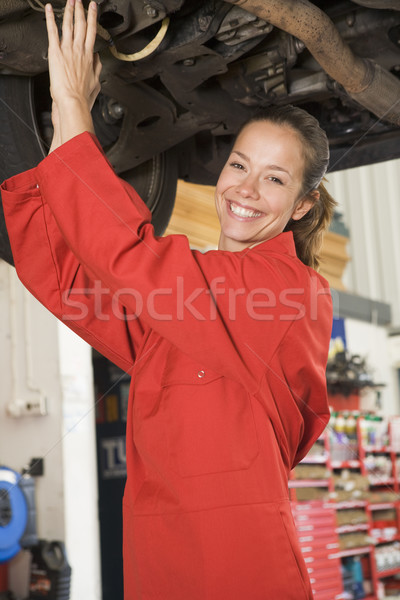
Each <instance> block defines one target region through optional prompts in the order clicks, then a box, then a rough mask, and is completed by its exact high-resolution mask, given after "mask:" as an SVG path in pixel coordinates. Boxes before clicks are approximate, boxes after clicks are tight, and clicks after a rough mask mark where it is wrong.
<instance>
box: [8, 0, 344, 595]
mask: <svg viewBox="0 0 400 600" xmlns="http://www.w3.org/2000/svg"><path fill="white" fill-rule="evenodd" d="M46 21H47V28H48V34H49V69H50V78H51V93H52V97H53V122H54V130H55V131H54V140H53V144H52V147H51V151H50V153H49V155H48V156H47V157H46V158H45V159H44V160H43V161H42V162H41V163H40V164H39V165H38V166H37V167H36V168H34V169H32V170H30V171H27V172H25V173H22V174H20V175H17V176H15V177H13V178H12V179H9V180H7V181H6V182H4V183H3V186H2V197H3V204H4V211H5V214H6V220H7V227H8V232H9V236H10V239H11V245H12V251H13V256H14V260H15V265H16V268H17V272H18V274H19V277H20V279H21V280H22V282H23V283H24V284H25V286H26V287H27V288H28V289H29V290H30V291H31V292H32V293H33V294H34V295H35V296H36V297H37V298H38V299H39V300H40V301H41V302H42V303H43V304H44V305H45V306H46V307H47V308H48V309H49V310H50V311H51V312H52V313H53V314H54V315H56V316H57V317H58V318H59V319H61V320H63V321H64V322H65V323H66V324H67V325H68V326H69V327H71V329H73V330H74V331H75V332H77V333H78V334H79V335H80V336H81V337H82V338H84V339H85V340H86V341H88V342H89V343H90V344H91V345H92V346H94V347H95V348H97V350H99V351H100V352H101V353H102V354H104V355H105V356H107V357H108V358H109V359H110V360H112V361H113V362H114V363H116V364H117V365H119V366H120V367H121V368H122V369H124V370H125V371H126V372H128V373H129V374H130V375H131V376H132V384H131V396H130V402H129V408H128V422H127V432H126V440H127V469H128V478H127V484H126V489H125V495H124V507H123V510H124V548H123V553H124V581H125V583H124V586H125V599H126V600H139V599H140V600H302V599H311V598H312V592H311V586H310V582H309V578H308V574H307V570H306V568H305V564H304V561H303V559H302V557H301V552H300V550H299V547H298V543H297V538H296V531H295V527H294V524H293V519H292V516H291V511H290V503H289V498H288V475H289V472H290V470H291V469H292V468H293V467H294V466H295V465H296V464H297V463H298V461H299V460H301V458H302V457H304V456H305V454H306V453H307V452H308V450H309V449H310V447H311V445H312V444H313V443H314V441H315V440H316V439H317V438H318V436H319V435H320V434H321V432H322V431H323V429H324V427H325V425H326V423H327V421H328V417H329V414H328V413H329V411H328V405H327V398H326V385H325V366H326V359H327V353H328V345H329V339H330V333H331V319H332V311H331V298H330V293H329V287H328V283H327V282H326V281H325V280H324V279H323V278H322V277H321V276H320V275H319V274H318V273H317V272H316V271H315V270H314V268H313V267H316V266H317V265H318V256H317V253H318V248H319V245H320V239H321V234H322V232H323V230H324V229H325V228H326V226H327V224H328V222H329V219H330V217H331V214H332V211H333V206H334V201H333V200H332V198H331V197H330V196H329V194H327V192H326V191H325V190H324V188H323V186H322V185H321V180H322V178H323V176H324V173H325V171H326V168H327V165H328V160H329V152H328V143H327V139H326V135H325V134H324V132H323V131H322V130H321V129H320V128H319V126H318V123H317V121H316V120H315V119H314V118H313V117H311V116H310V115H308V114H307V113H305V112H304V111H302V110H300V109H298V108H294V107H284V108H275V109H271V110H270V111H269V112H265V113H264V114H260V115H257V116H256V117H254V119H253V120H251V121H250V122H249V123H247V124H246V125H244V126H243V128H242V129H241V131H240V133H239V135H238V137H237V139H236V141H235V143H234V146H233V149H232V152H231V154H230V156H229V158H228V161H227V163H226V165H225V166H224V168H223V170H222V172H221V175H220V178H219V180H218V183H217V186H216V192H215V201H216V209H217V213H218V217H219V220H220V224H221V234H220V240H219V248H218V250H216V251H210V252H207V253H204V254H202V253H200V252H197V251H194V250H191V249H190V247H189V244H188V240H187V239H186V238H185V237H184V236H180V235H174V236H166V237H163V238H159V237H156V236H155V235H154V231H153V228H152V225H151V224H150V218H151V215H150V213H149V211H148V209H147V207H146V206H145V204H144V203H143V202H142V200H141V199H140V198H139V197H138V196H137V194H136V192H135V191H134V189H133V188H132V187H130V186H129V185H128V184H127V183H126V182H124V181H123V180H121V179H119V178H118V177H117V175H116V174H115V173H114V172H113V170H112V168H111V166H110V165H109V163H108V161H107V159H106V158H105V156H104V154H103V152H102V150H101V147H100V145H99V143H98V141H97V139H96V137H95V135H94V129H93V123H92V119H91V113H90V110H91V106H92V104H93V101H94V98H95V97H96V95H97V93H98V91H99V73H100V68H101V66H100V63H99V60H98V57H96V56H94V55H93V46H94V41H95V36H96V4H95V3H94V2H92V3H91V4H90V5H89V9H88V16H87V20H86V17H85V11H84V9H83V6H82V2H81V1H80V0H68V2H67V5H66V9H65V13H64V20H63V28H62V41H61V42H60V40H59V36H58V31H57V27H56V25H55V21H54V17H53V12H52V9H51V7H49V5H48V6H47V7H46ZM96 290H97V291H98V290H101V291H100V293H96ZM99 311H100V315H99Z"/></svg>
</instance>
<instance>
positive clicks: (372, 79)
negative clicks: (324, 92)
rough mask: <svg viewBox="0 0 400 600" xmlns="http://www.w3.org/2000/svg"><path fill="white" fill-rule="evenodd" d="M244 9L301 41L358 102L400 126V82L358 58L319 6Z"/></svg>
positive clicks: (263, 1) (302, 1) (255, 3)
mask: <svg viewBox="0 0 400 600" xmlns="http://www.w3.org/2000/svg"><path fill="white" fill-rule="evenodd" d="M226 1H227V2H229V3H230V4H235V5H237V4H238V2H236V1H235V0H226ZM240 6H241V7H242V8H244V9H245V10H248V11H249V12H251V13H253V14H255V15H257V16H258V17H260V18H261V19H264V20H265V21H268V23H271V24H272V25H274V26H275V27H278V28H279V29H282V30H283V31H286V32H287V33H290V34H291V35H293V36H295V37H296V38H298V39H300V40H301V41H302V42H303V43H304V44H305V45H306V47H307V48H308V50H309V51H310V52H311V54H312V55H313V56H314V58H315V59H316V60H317V61H318V63H319V64H320V65H321V67H322V68H323V69H324V70H325V71H326V72H327V73H328V75H329V76H330V77H332V78H333V79H335V80H336V81H337V82H338V83H340V84H341V85H342V86H343V87H344V88H345V90H346V92H347V93H348V94H349V95H350V96H351V97H352V98H354V100H356V101H357V102H359V103H360V104H361V105H362V106H364V107H365V108H367V109H368V110H370V111H371V112H372V113H374V114H376V115H377V116H378V117H380V118H385V119H387V120H390V121H391V122H393V123H396V124H397V125H400V100H399V99H400V81H399V80H398V79H397V78H396V77H395V76H394V75H392V74H391V73H389V72H388V71H386V70H385V69H384V68H382V67H380V66H379V65H377V64H376V63H374V62H372V61H370V60H368V59H362V58H360V57H358V56H355V55H354V54H353V52H352V50H351V49H350V47H349V46H348V45H347V44H346V43H345V42H344V41H343V39H342V38H341V36H340V34H339V32H338V30H337V29H336V27H335V26H334V24H333V23H332V21H331V20H330V18H329V17H328V16H327V15H326V14H325V13H323V12H322V11H321V10H320V9H319V8H318V7H317V6H315V5H314V4H312V3H311V2H308V1H307V0H285V1H283V0H240ZM383 90H384V91H383Z"/></svg>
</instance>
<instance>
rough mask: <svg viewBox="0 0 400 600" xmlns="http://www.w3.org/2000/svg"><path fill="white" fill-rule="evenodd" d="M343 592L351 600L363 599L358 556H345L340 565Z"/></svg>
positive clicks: (363, 590)
mask: <svg viewBox="0 0 400 600" xmlns="http://www.w3.org/2000/svg"><path fill="white" fill-rule="evenodd" d="M342 574H343V585H344V590H345V592H347V593H348V594H349V597H350V598H352V599H353V600H361V598H365V588H364V574H363V569H362V564H361V559H360V557H359V556H347V557H345V558H344V559H343V563H342Z"/></svg>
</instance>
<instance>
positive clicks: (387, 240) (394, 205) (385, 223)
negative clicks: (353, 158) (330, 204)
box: [327, 160, 400, 327]
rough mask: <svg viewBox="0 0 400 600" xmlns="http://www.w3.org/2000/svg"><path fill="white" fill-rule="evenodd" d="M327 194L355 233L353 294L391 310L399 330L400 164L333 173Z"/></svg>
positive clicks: (350, 274) (348, 279)
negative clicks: (381, 302)
mask: <svg viewBox="0 0 400 600" xmlns="http://www.w3.org/2000/svg"><path fill="white" fill-rule="evenodd" d="M327 188H328V190H329V191H330V193H331V194H332V195H333V197H334V198H335V199H336V200H337V201H338V202H339V212H342V214H343V215H344V222H345V223H346V225H347V227H348V228H349V230H350V243H349V254H350V256H351V261H350V263H349V265H348V267H347V270H346V273H345V277H344V283H345V285H346V287H347V289H348V291H349V292H354V293H355V294H358V295H360V296H365V297H366V298H370V299H371V300H381V301H383V302H386V303H388V304H390V305H391V306H392V311H393V312H392V314H393V320H392V325H393V326H397V327H398V326H400V160H392V161H387V162H384V163H380V164H377V165H372V166H367V167H358V168H356V169H349V170H347V171H339V172H337V173H330V174H329V175H328V185H327Z"/></svg>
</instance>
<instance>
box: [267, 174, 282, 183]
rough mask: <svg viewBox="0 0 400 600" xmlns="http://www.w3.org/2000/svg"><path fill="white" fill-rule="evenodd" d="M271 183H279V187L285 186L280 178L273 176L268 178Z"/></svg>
mask: <svg viewBox="0 0 400 600" xmlns="http://www.w3.org/2000/svg"><path fill="white" fill-rule="evenodd" d="M268 179H269V181H272V182H273V183H278V184H279V185H283V182H282V181H281V180H280V179H279V178H278V177H274V176H273V175H271V176H270V177H268Z"/></svg>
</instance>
